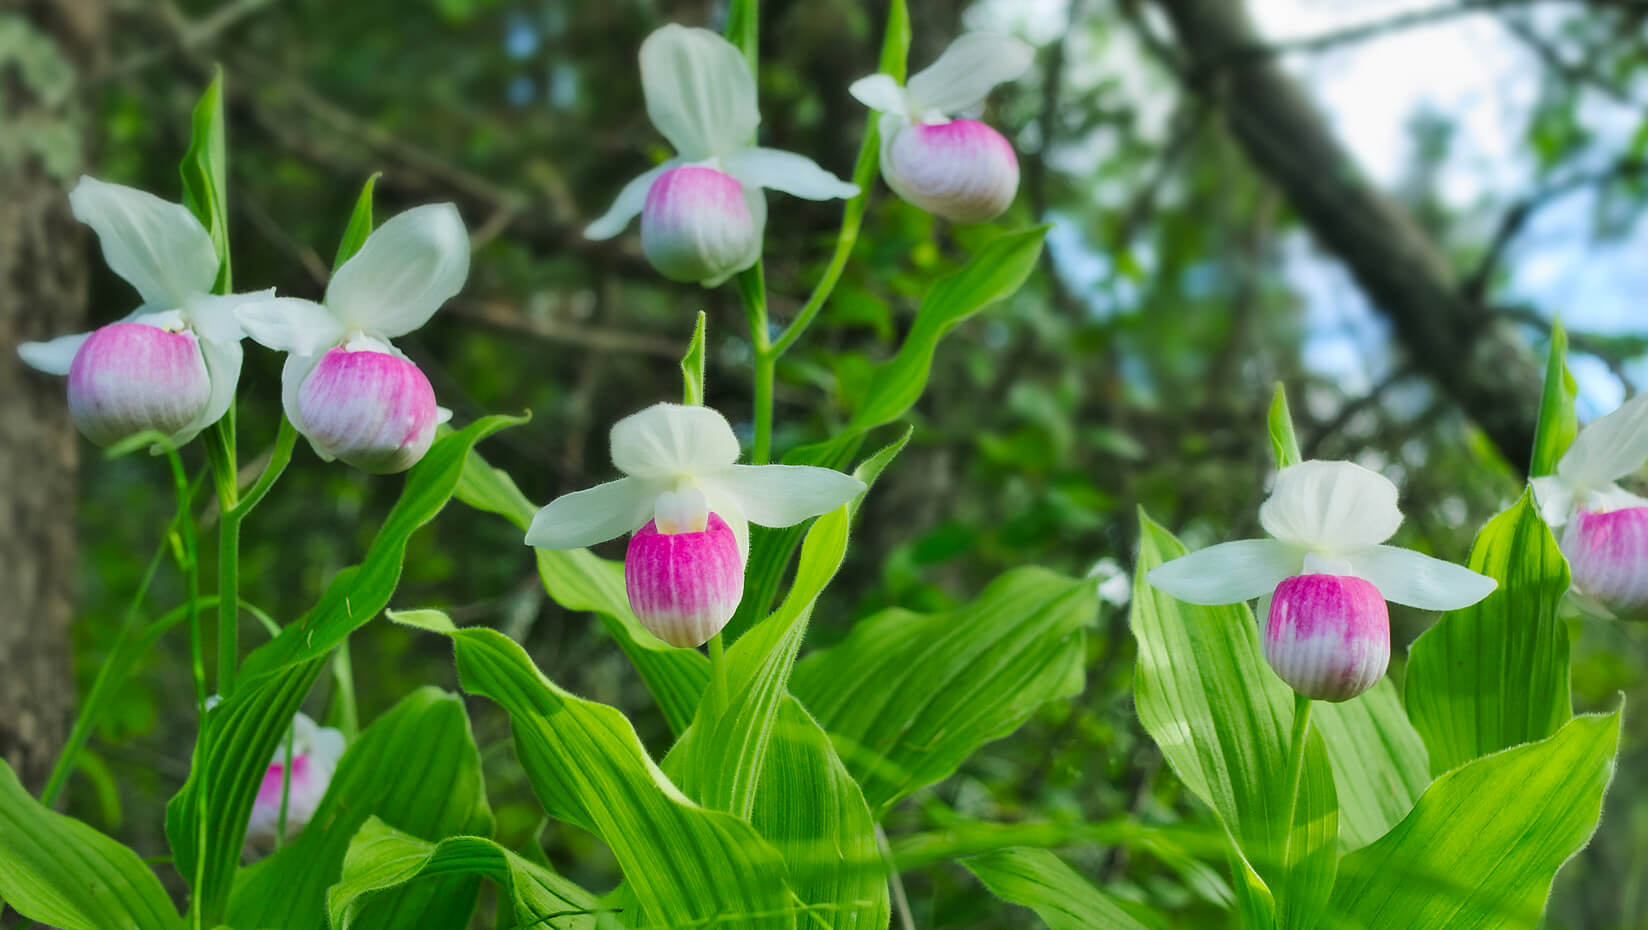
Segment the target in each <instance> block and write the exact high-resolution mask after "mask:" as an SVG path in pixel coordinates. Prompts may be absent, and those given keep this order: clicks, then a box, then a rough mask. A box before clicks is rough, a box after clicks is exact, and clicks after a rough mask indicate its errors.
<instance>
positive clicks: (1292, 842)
mask: <svg viewBox="0 0 1648 930" xmlns="http://www.w3.org/2000/svg"><path fill="white" fill-rule="evenodd" d="M1304 753H1305V758H1304V767H1303V771H1302V773H1301V777H1300V781H1299V799H1298V801H1297V804H1296V806H1295V808H1294V817H1293V825H1292V829H1291V830H1290V831H1289V833H1288V837H1287V845H1286V847H1285V848H1284V849H1283V852H1282V872H1281V874H1282V875H1283V882H1282V884H1281V885H1280V886H1279V887H1278V893H1277V907H1276V912H1277V926H1278V927H1294V928H1299V930H1314V928H1315V927H1316V926H1317V924H1318V922H1319V921H1320V919H1321V917H1322V912H1323V911H1324V910H1325V909H1326V908H1327V904H1328V895H1329V894H1331V893H1332V891H1333V877H1334V873H1335V872H1337V871H1338V868H1339V797H1338V793H1337V792H1336V791H1335V790H1334V786H1333V768H1332V766H1331V765H1329V763H1328V756H1327V747H1326V744H1325V743H1324V742H1323V740H1322V734H1321V731H1320V730H1318V729H1317V728H1316V727H1315V726H1314V725H1313V726H1311V728H1310V729H1309V730H1308V731H1307V732H1306V739H1305V748H1304ZM1283 801H1284V803H1285V802H1286V796H1285V795H1284V796H1283Z"/></svg>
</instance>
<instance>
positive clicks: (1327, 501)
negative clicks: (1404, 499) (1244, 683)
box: [1148, 461, 1497, 701]
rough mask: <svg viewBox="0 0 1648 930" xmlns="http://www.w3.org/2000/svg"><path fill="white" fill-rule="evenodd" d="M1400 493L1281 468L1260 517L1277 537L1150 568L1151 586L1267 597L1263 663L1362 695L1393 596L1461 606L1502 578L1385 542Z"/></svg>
mask: <svg viewBox="0 0 1648 930" xmlns="http://www.w3.org/2000/svg"><path fill="white" fill-rule="evenodd" d="M1396 500H1397V493H1396V486H1395V485H1394V484H1392V483H1391V482H1390V480H1389V479H1388V478H1385V477H1384V476H1383V475H1380V474H1379V473H1377V472H1375V471H1372V470H1370V469H1367V468H1364V467H1362V466H1360V465H1357V464H1355V463H1353V462H1323V461H1309V462H1301V463H1300V464H1298V465H1294V466H1291V467H1289V468H1284V469H1282V471H1281V472H1279V473H1278V474H1277V476H1276V485H1275V488H1274V489H1273V490H1272V492H1271V495H1270V497H1269V499H1267V500H1266V501H1265V503H1264V505H1263V506H1262V507H1261V508H1260V509H1259V522H1260V523H1261V524H1262V525H1263V526H1264V528H1265V531H1266V532H1267V533H1269V534H1270V538H1269V539H1247V540H1241V541H1239V542H1230V543H1222V544H1220V545H1217V546H1210V547H1208V548H1206V549H1202V550H1200V551H1198V552H1192V553H1190V554H1189V555H1185V556H1182V557H1180V558H1177V559H1174V560H1172V561H1170V562H1167V563H1166V564H1164V565H1161V566H1158V567H1157V568H1155V569H1154V570H1152V571H1151V572H1150V575H1149V578H1148V580H1149V582H1150V583H1151V584H1152V585H1155V586H1156V587H1157V588H1159V589H1160V590H1162V591H1165V592H1167V593H1168V594H1170V595H1172V596H1174V597H1176V598H1178V599H1180V600H1183V601H1187V602H1189V603H1192V604H1234V603H1240V602H1243V601H1247V600H1249V599H1251V598H1254V597H1263V599H1262V600H1261V605H1262V606H1261V613H1262V614H1264V615H1265V621H1266V627H1265V656H1266V658H1267V659H1268V660H1269V661H1270V664H1271V667H1272V668H1274V669H1275V670H1276V672H1277V674H1278V675H1279V676H1280V677H1281V678H1282V679H1283V680H1284V681H1286V682H1287V683H1288V684H1289V685H1290V686H1292V687H1293V688H1294V689H1295V690H1296V691H1298V692H1299V693H1300V694H1303V695H1305V696H1306V697H1311V698H1317V699H1320V700H1329V701H1342V700H1347V699H1349V698H1352V697H1355V696H1356V695H1358V694H1361V693H1362V692H1363V691H1366V690H1367V689H1368V688H1371V687H1373V685H1374V684H1375V683H1376V682H1377V681H1378V680H1379V678H1380V677H1382V676H1383V675H1384V671H1385V665H1386V663H1387V662H1388V661H1389V658H1390V621H1389V617H1388V614H1387V612H1386V608H1385V601H1392V602H1395V603H1398V604H1406V605H1408V606H1410V607H1418V608H1421V609H1424V610H1453V609H1456V608H1459V607H1465V606H1468V605H1470V604H1474V603H1476V602H1477V601H1480V600H1481V599H1482V598H1484V597H1487V596H1488V595H1489V594H1490V593H1492V592H1493V590H1494V588H1495V587H1496V585H1497V583H1496V582H1495V581H1494V580H1493V579H1492V578H1489V577H1487V576H1485V575H1480V574H1478V573H1476V572H1473V571H1471V570H1469V569H1466V568H1462V567H1460V566H1458V565H1454V564H1453V563H1451V562H1444V561H1442V560H1440V559H1433V558H1431V557H1430V556H1426V555H1421V554H1419V553H1417V552H1410V551H1408V550H1406V549H1398V548H1396V547H1394V546H1387V545H1383V543H1384V542H1385V540H1387V539H1389V538H1390V537H1391V535H1392V534H1394V533H1395V532H1396V529H1397V527H1399V526H1400V525H1401V523H1402V512H1401V511H1400V510H1399V509H1397V506H1396Z"/></svg>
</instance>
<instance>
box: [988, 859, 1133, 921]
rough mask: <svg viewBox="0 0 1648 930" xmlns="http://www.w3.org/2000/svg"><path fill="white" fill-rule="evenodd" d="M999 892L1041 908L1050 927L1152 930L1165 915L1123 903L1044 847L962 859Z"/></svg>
mask: <svg viewBox="0 0 1648 930" xmlns="http://www.w3.org/2000/svg"><path fill="white" fill-rule="evenodd" d="M961 864H962V865H965V866H966V867H967V868H968V870H969V871H971V872H972V873H973V874H974V875H976V876H978V880H979V881H981V882H983V883H984V887H986V888H988V889H990V892H991V893H992V894H994V895H995V896H996V897H998V898H1000V899H1002V900H1003V901H1006V902H1008V903H1009V904H1018V905H1022V906H1024V907H1027V908H1029V909H1031V910H1032V911H1035V912H1036V916H1037V917H1040V918H1041V919H1042V921H1043V922H1044V923H1046V924H1047V926H1048V927H1050V928H1051V930H1153V928H1156V927H1161V926H1163V924H1162V922H1161V920H1160V919H1159V918H1157V917H1156V916H1155V915H1153V914H1150V913H1149V912H1148V911H1146V910H1145V909H1144V908H1142V907H1139V906H1138V905H1126V906H1124V905H1123V904H1122V903H1121V902H1120V901H1118V900H1117V899H1116V898H1114V897H1112V896H1110V895H1109V894H1107V893H1105V892H1104V891H1103V890H1101V889H1099V888H1096V887H1094V885H1093V884H1092V883H1091V882H1089V881H1088V880H1087V879H1085V878H1082V877H1081V876H1080V875H1078V874H1077V873H1076V870H1075V869H1072V868H1071V867H1070V866H1068V865H1066V864H1065V863H1064V860H1062V859H1060V858H1059V857H1058V856H1055V855H1053V854H1052V853H1050V852H1048V851H1047V850H1045V849H1003V850H999V851H997V852H991V853H986V854H984V855H982V856H974V857H972V858H970V859H963V860H962V861H961Z"/></svg>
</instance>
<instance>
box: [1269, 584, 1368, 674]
mask: <svg viewBox="0 0 1648 930" xmlns="http://www.w3.org/2000/svg"><path fill="white" fill-rule="evenodd" d="M1265 658H1266V659H1267V660H1268V661H1269V662H1270V667H1271V668H1272V669H1275V670H1276V675H1277V676H1278V677H1279V678H1281V679H1282V680H1283V681H1285V682H1287V683H1288V685H1289V686H1291V687H1292V688H1293V690H1295V691H1297V692H1299V693H1300V694H1302V695H1304V696H1305V697H1308V698H1313V699H1315V700H1318V701H1348V700H1350V699H1351V698H1353V697H1356V696H1357V695H1359V694H1361V693H1362V692H1364V691H1366V690H1368V689H1369V688H1371V687H1373V686H1374V685H1375V684H1378V682H1379V679H1380V678H1382V677H1384V675H1385V667H1386V666H1387V665H1389V664H1390V612H1389V610H1387V609H1386V607H1385V598H1384V597H1383V596H1382V595H1381V594H1380V593H1379V589H1378V588H1376V587H1374V586H1373V584H1372V583H1371V582H1368V581H1365V580H1363V579H1361V578H1357V577H1356V576H1354V575H1295V576H1293V577H1292V578H1287V579H1284V580H1283V581H1282V583H1281V584H1279V585H1277V586H1276V592H1275V594H1274V595H1273V596H1272V597H1271V600H1270V617H1269V619H1268V622H1267V623H1266V625H1265Z"/></svg>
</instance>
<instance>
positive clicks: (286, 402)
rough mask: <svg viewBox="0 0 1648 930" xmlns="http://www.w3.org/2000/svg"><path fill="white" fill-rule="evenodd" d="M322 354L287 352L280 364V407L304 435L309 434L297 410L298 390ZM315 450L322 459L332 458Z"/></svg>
mask: <svg viewBox="0 0 1648 930" xmlns="http://www.w3.org/2000/svg"><path fill="white" fill-rule="evenodd" d="M322 354H324V353H321V352H316V353H314V354H304V353H301V352H291V353H288V354H287V356H286V364H285V365H283V366H281V369H280V404H281V408H282V409H284V410H285V411H286V419H288V420H290V421H291V423H292V426H293V427H294V428H295V429H297V431H298V432H299V433H302V434H303V435H304V436H308V435H309V434H308V432H306V431H305V428H304V425H303V417H302V415H300V414H299V412H298V391H299V390H300V389H301V388H302V387H303V382H304V380H305V379H307V378H308V377H309V373H310V372H311V371H314V370H315V366H316V365H319V364H320V358H321V355H322ZM316 452H317V453H318V454H319V455H320V457H321V458H322V459H323V460H325V461H328V462H330V461H331V460H332V457H331V456H329V455H327V454H326V453H324V452H320V450H318V449H317V450H316Z"/></svg>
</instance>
